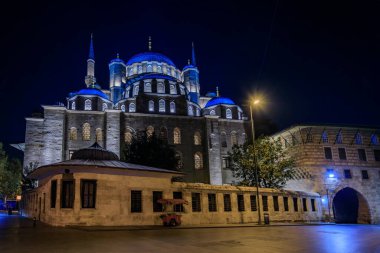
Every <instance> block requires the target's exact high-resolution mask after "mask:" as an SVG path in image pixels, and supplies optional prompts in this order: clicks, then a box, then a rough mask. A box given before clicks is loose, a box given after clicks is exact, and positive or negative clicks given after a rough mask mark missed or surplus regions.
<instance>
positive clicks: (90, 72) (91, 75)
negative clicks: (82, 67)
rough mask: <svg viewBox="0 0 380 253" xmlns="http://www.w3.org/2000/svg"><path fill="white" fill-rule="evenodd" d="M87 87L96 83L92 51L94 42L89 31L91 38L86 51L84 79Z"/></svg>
mask: <svg viewBox="0 0 380 253" xmlns="http://www.w3.org/2000/svg"><path fill="white" fill-rule="evenodd" d="M84 81H85V83H86V85H87V87H94V85H95V83H96V78H95V53H94V43H93V35H92V33H91V40H90V49H89V53H88V59H87V75H86V77H85V79H84Z"/></svg>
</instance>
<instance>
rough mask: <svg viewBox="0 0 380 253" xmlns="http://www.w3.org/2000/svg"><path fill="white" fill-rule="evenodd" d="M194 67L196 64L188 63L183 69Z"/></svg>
mask: <svg viewBox="0 0 380 253" xmlns="http://www.w3.org/2000/svg"><path fill="white" fill-rule="evenodd" d="M193 68H196V67H195V66H194V65H191V64H188V65H186V66H185V67H183V70H186V69H193Z"/></svg>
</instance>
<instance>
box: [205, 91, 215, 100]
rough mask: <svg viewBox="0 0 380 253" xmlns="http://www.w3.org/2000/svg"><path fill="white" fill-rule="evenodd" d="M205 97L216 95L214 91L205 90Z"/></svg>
mask: <svg viewBox="0 0 380 253" xmlns="http://www.w3.org/2000/svg"><path fill="white" fill-rule="evenodd" d="M206 97H212V98H213V97H216V93H215V92H213V91H209V92H207V93H206Z"/></svg>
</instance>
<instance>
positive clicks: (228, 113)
mask: <svg viewBox="0 0 380 253" xmlns="http://www.w3.org/2000/svg"><path fill="white" fill-rule="evenodd" d="M226 119H232V111H231V109H227V110H226Z"/></svg>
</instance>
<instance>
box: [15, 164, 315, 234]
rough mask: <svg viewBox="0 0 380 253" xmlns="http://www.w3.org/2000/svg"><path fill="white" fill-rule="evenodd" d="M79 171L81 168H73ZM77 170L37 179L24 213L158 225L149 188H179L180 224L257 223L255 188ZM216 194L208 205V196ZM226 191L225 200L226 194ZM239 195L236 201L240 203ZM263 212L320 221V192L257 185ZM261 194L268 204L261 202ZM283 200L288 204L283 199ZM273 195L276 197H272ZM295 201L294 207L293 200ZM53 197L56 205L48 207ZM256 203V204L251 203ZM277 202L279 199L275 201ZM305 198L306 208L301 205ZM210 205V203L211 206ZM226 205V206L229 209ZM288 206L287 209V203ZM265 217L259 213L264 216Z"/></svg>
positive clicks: (60, 222) (168, 192) (61, 222)
mask: <svg viewBox="0 0 380 253" xmlns="http://www.w3.org/2000/svg"><path fill="white" fill-rule="evenodd" d="M77 170H79V169H77ZM88 170H89V169H87V170H86V168H84V169H83V170H82V171H81V172H79V171H77V172H74V173H72V174H65V173H53V172H51V173H49V174H52V173H53V174H54V175H53V176H49V177H47V178H44V179H42V180H40V181H39V182H40V184H39V187H38V188H37V189H34V190H33V191H29V192H27V193H25V194H24V196H23V198H22V199H23V200H22V203H21V205H22V213H23V215H25V216H27V217H36V218H37V219H38V220H40V221H42V222H45V223H48V224H51V225H54V226H66V225H80V226H125V225H161V224H162V221H161V219H160V217H159V216H160V215H161V214H164V213H166V212H173V210H172V209H171V208H170V207H169V209H167V210H165V211H162V210H160V211H156V212H155V211H154V209H153V192H154V191H159V192H161V193H162V198H166V199H173V193H174V192H176V193H178V192H181V194H182V198H183V199H184V200H186V201H187V202H188V204H187V205H183V209H182V211H180V212H177V214H181V215H182V224H183V225H196V224H229V223H250V222H257V219H258V211H257V209H255V208H256V207H257V205H256V202H255V199H252V198H251V196H256V195H255V194H256V189H255V188H253V187H237V186H213V185H208V184H202V183H179V182H174V183H172V182H171V177H172V174H170V173H157V172H147V171H137V172H136V171H128V170H124V171H123V172H118V171H117V170H116V171H115V172H110V171H106V169H105V168H103V169H102V168H97V170H98V173H89V172H86V171H88ZM67 180H72V181H73V182H74V196H73V198H74V204H73V207H71V208H62V204H61V203H62V182H64V181H67ZM84 180H94V181H96V197H95V198H96V202H95V203H96V204H95V207H94V208H83V206H82V205H83V199H82V198H83V193H82V192H81V191H82V190H83V185H82V183H83V182H84ZM52 182H56V184H57V185H56V186H57V187H56V195H55V196H56V197H55V198H52V196H51V193H52ZM132 191H140V192H141V211H139V212H132V207H131V205H132V200H131V192H132ZM193 193H196V194H199V196H200V198H199V199H198V206H199V209H196V208H194V207H195V205H197V204H195V202H197V200H195V198H194V197H193V195H192V194H193ZM210 194H211V195H214V194H215V195H214V196H215V202H214V203H211V202H210V200H209V195H210ZM225 195H229V199H230V201H229V204H228V203H227V202H228V201H226V200H225V199H224V198H225V197H224V196H225ZM238 195H240V196H241V197H240V204H238ZM260 196H261V200H260V201H261V210H262V211H261V213H262V215H264V213H267V214H269V217H270V220H271V221H319V220H320V219H321V215H322V213H321V201H320V197H319V195H318V194H315V193H306V192H295V191H276V190H272V189H264V188H262V189H260ZM263 196H264V199H266V200H267V205H266V206H265V207H264V205H263ZM286 198H287V202H288V204H287V205H286V204H285V203H284V199H286ZM275 199H276V200H275ZM294 200H295V201H296V202H297V207H298V208H297V209H298V210H295V208H294V203H293V201H294ZM52 201H54V203H55V204H54V205H52ZM252 201H254V202H252ZM274 201H276V202H277V203H274ZM303 202H305V205H306V206H305V207H304V206H303V205H304V204H303ZM210 206H212V207H210ZM227 206H230V209H228V207H227ZM286 206H287V207H286ZM212 208H214V209H212ZM262 218H263V217H262Z"/></svg>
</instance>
